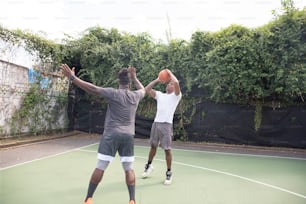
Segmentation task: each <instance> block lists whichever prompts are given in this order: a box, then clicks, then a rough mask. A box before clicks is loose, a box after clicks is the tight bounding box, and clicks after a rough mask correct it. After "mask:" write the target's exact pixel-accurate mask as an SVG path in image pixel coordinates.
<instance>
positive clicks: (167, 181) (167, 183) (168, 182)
mask: <svg viewBox="0 0 306 204" xmlns="http://www.w3.org/2000/svg"><path fill="white" fill-rule="evenodd" d="M171 182H172V172H171V171H167V172H166V180H165V182H164V184H165V185H170V184H171Z"/></svg>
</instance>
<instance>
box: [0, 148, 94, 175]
mask: <svg viewBox="0 0 306 204" xmlns="http://www.w3.org/2000/svg"><path fill="white" fill-rule="evenodd" d="M96 144H97V143H95V144H90V145H86V146H83V147H78V148H74V149H71V150H68V151H64V152H61V153H57V154H53V155H49V156H45V157H41V158H38V159H33V160H29V161H26V162H22V163H18V164H15V165H12V166H7V167H3V168H0V171H2V170H6V169H10V168H13V167H17V166H22V165H24V164H29V163H32V162H36V161H40V160H44V159H49V158H53V157H57V156H60V155H62V154H66V153H70V152H74V151H79V150H81V149H82V148H86V147H90V146H93V145H96Z"/></svg>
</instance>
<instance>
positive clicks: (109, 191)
mask: <svg viewBox="0 0 306 204" xmlns="http://www.w3.org/2000/svg"><path fill="white" fill-rule="evenodd" d="M84 138H85V139H84ZM89 138H90V139H88V138H87V140H86V137H83V138H81V137H67V138H62V139H57V140H52V141H45V142H41V143H35V144H31V145H26V146H20V147H15V148H11V149H4V150H0V154H1V157H0V163H1V165H0V189H1V191H0V203H3V204H42V203H43V204H49V203H50V204H54V203H57V204H58V203H63V204H76V203H78V204H81V203H83V199H84V196H85V194H86V191H87V185H88V182H89V178H90V176H91V173H92V170H93V168H94V167H95V165H96V151H97V142H98V138H94V137H89ZM76 143H77V144H76ZM184 147H185V148H184ZM148 151H149V148H148V145H147V143H146V141H143V140H140V141H138V140H137V142H136V147H135V156H136V161H135V164H134V169H135V173H136V184H137V186H136V202H137V204H156V203H162V204H166V203H171V204H186V203H191V204H202V203H203V204H204V203H205V204H240V203H241V204H246V203H247V204H258V203H260V204H282V203H284V204H289V203H290V204H305V203H306V154H305V151H304V152H302V153H300V155H298V156H290V155H288V154H287V152H283V151H278V154H276V153H275V152H273V154H272V153H271V151H269V150H265V151H261V152H260V155H258V154H255V153H254V154H253V153H252V151H250V150H246V149H244V152H243V153H238V151H236V149H234V148H216V147H205V144H204V145H202V146H197V148H194V147H193V148H190V145H184V144H182V143H180V144H179V145H177V146H175V149H173V160H174V161H173V167H172V168H173V182H172V184H171V185H170V186H165V185H163V181H164V179H165V161H164V153H163V151H162V150H161V149H159V150H158V153H157V155H156V159H155V160H154V161H153V166H154V172H153V173H152V176H151V177H150V178H147V179H141V174H142V171H143V168H144V164H145V162H146V161H147V154H148ZM101 184H102V185H100V186H99V187H98V189H97V191H96V193H95V195H94V204H104V203H108V204H122V203H128V193H127V187H126V185H125V180H124V173H123V170H122V167H121V164H120V162H119V157H116V159H115V160H114V161H113V162H112V163H111V165H110V166H109V168H108V169H107V171H106V173H105V175H104V179H103V181H102V183H101Z"/></svg>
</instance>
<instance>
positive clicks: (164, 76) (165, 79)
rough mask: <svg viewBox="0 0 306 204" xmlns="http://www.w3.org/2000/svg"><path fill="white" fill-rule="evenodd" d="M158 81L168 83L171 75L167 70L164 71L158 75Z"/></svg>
mask: <svg viewBox="0 0 306 204" xmlns="http://www.w3.org/2000/svg"><path fill="white" fill-rule="evenodd" d="M158 79H159V80H160V81H161V82H163V83H166V82H168V81H170V74H169V73H168V71H167V70H165V69H163V70H161V71H160V72H159V74H158Z"/></svg>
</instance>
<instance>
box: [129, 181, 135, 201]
mask: <svg viewBox="0 0 306 204" xmlns="http://www.w3.org/2000/svg"><path fill="white" fill-rule="evenodd" d="M127 187H128V190H129V195H130V200H134V201H135V186H132V185H128V186H127Z"/></svg>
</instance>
